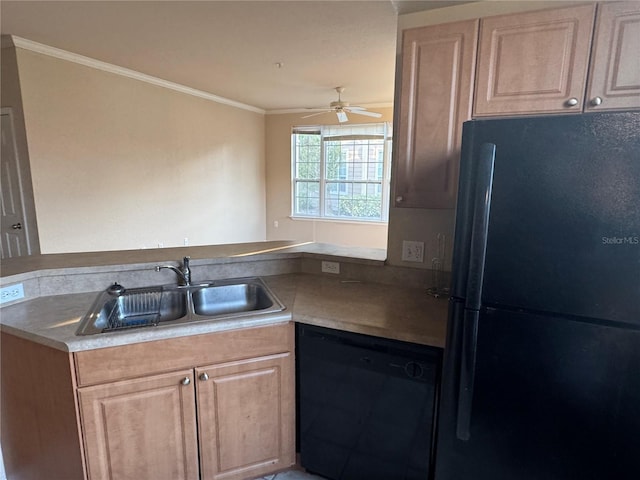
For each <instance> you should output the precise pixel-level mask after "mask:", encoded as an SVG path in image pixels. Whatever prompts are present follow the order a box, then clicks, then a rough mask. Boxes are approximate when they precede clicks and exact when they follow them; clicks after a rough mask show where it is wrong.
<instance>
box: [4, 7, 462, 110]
mask: <svg viewBox="0 0 640 480" xmlns="http://www.w3.org/2000/svg"><path fill="white" fill-rule="evenodd" d="M453 3H459V2H442V1H415V0H359V1H344V0H329V1H303V0H295V1H294V0H289V1H272V0H262V1H244V0H236V1H212V0H209V1H186V0H182V1H28V2H25V1H8V0H2V1H1V2H0V16H1V23H0V25H1V32H2V34H10V35H15V36H18V37H21V38H25V39H27V40H31V41H34V42H38V43H43V44H45V45H49V46H52V47H56V48H60V49H63V50H67V51H69V52H72V53H76V54H80V55H83V56H87V57H90V58H93V59H96V60H100V61H103V62H107V63H111V64H114V65H117V66H120V67H125V68H129V69H132V70H135V71H138V72H141V73H144V74H147V75H151V76H154V77H158V78H161V79H163V80H168V81H171V82H175V83H178V84H182V85H185V86H188V87H191V88H195V89H198V90H202V91H205V92H208V93H211V94H213V95H217V96H220V97H224V98H227V99H230V100H233V101H236V102H241V103H244V104H247V105H251V106H254V107H258V108H261V109H264V110H266V111H279V110H288V109H298V108H309V107H323V106H326V105H327V104H328V103H329V102H330V101H332V100H334V99H335V95H336V94H335V92H334V91H333V88H334V87H336V86H339V85H341V86H344V87H345V92H344V94H343V96H342V98H343V100H346V101H349V102H351V103H352V104H360V105H376V104H378V105H379V104H391V103H392V101H393V88H394V75H395V57H396V27H397V15H398V13H400V14H403V13H410V12H413V11H417V10H425V9H428V8H439V7H443V6H447V5H451V4H453ZM278 63H280V64H281V68H278V67H277V66H276V64H278Z"/></svg>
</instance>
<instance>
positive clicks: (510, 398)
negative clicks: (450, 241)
mask: <svg viewBox="0 0 640 480" xmlns="http://www.w3.org/2000/svg"><path fill="white" fill-rule="evenodd" d="M452 273H453V277H452V285H451V299H450V304H449V324H448V333H447V346H446V349H445V358H444V367H443V368H444V371H443V384H442V391H441V401H440V410H439V417H438V442H437V451H436V475H435V479H436V480H573V479H576V480H578V479H579V480H588V479H594V480H596V479H597V480H603V479H616V480H623V479H633V480H637V479H639V478H640V112H617V113H597V114H583V115H560V116H545V117H525V118H522V117H521V118H515V119H490V120H473V121H469V122H466V123H465V124H464V129H463V142H462V157H461V168H460V183H459V193H458V206H457V211H456V228H455V244H454V256H453V272H452Z"/></svg>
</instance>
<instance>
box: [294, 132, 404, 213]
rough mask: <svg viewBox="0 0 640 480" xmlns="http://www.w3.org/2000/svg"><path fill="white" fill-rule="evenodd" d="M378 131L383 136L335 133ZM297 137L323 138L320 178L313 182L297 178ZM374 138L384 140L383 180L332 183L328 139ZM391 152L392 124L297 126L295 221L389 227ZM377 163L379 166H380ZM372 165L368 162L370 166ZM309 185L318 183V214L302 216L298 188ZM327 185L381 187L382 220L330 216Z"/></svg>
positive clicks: (342, 180)
mask: <svg viewBox="0 0 640 480" xmlns="http://www.w3.org/2000/svg"><path fill="white" fill-rule="evenodd" d="M372 127H373V128H375V127H380V128H381V130H382V134H373V133H362V134H359V133H350V134H345V135H338V134H336V133H335V131H336V129H338V130H339V129H341V128H344V129H345V130H346V129H349V130H350V131H353V130H354V129H358V128H362V129H363V130H364V129H368V130H371V129H372ZM297 134H317V135H319V139H320V143H319V148H320V152H319V155H320V159H319V160H320V161H319V166H318V168H319V178H314V179H309V178H301V177H297V173H298V165H299V163H298V158H297V153H296V152H297V150H296V148H297V147H298V143H297V142H296V135H297ZM360 135H362V136H363V137H365V136H370V137H371V139H375V137H380V138H381V139H382V140H383V153H382V156H383V158H382V178H381V179H380V180H379V181H377V180H368V179H365V180H356V179H351V180H349V179H348V174H347V175H346V177H347V178H344V179H342V178H341V175H338V178H335V179H333V178H332V179H328V178H327V172H326V163H327V158H326V157H327V152H326V143H327V142H328V141H330V140H327V139H333V140H335V139H337V138H340V137H341V136H343V137H344V139H345V141H346V140H348V139H349V138H350V137H351V138H352V139H353V137H356V136H360ZM391 149H392V125H391V123H390V122H375V123H364V124H349V125H301V126H294V127H292V129H291V218H292V219H294V220H320V221H331V222H347V223H349V222H353V223H367V224H376V223H378V224H387V223H388V221H389V208H390V200H389V197H390V194H391V153H392V152H391ZM376 163H377V162H376ZM343 164H344V165H346V166H347V167H346V168H348V163H343V162H341V163H340V168H341V167H342V165H343ZM366 164H367V165H368V162H367V163H366ZM303 182H308V183H317V184H318V214H317V215H316V214H301V213H297V212H296V201H297V199H298V198H299V197H297V196H296V194H297V191H298V189H297V185H298V184H299V183H303ZM327 183H336V184H337V185H338V187H337V188H338V190H340V189H341V188H342V187H344V189H348V184H364V185H376V186H379V188H380V190H381V200H380V207H381V216H380V217H379V218H378V217H376V218H370V217H351V216H336V215H328V214H327V212H326V202H327V191H326V189H327Z"/></svg>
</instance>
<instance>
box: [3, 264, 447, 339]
mask: <svg viewBox="0 0 640 480" xmlns="http://www.w3.org/2000/svg"><path fill="white" fill-rule="evenodd" d="M262 278H263V280H265V282H266V283H267V284H268V285H269V287H270V288H271V289H272V290H273V292H274V293H275V294H276V295H277V296H278V298H279V299H280V300H281V301H282V303H283V304H285V305H286V307H287V308H286V310H285V311H284V312H282V313H278V314H272V315H266V316H260V315H257V316H255V317H251V318H248V319H242V320H237V319H235V320H227V321H206V322H197V323H189V324H184V325H175V326H162V327H148V328H141V329H136V330H131V331H126V332H111V333H106V334H99V335H92V336H83V337H78V336H76V335H75V330H76V329H77V327H78V324H79V322H80V320H81V318H82V317H83V316H84V314H85V313H86V312H87V311H88V309H89V308H90V307H91V304H92V303H93V301H94V299H95V298H96V295H97V293H96V292H91V293H72V294H66V295H52V296H42V297H39V298H35V299H33V300H29V301H26V302H22V303H18V304H15V305H10V306H7V307H4V308H2V309H1V310H0V323H1V325H2V329H3V330H4V331H6V332H7V333H11V334H14V335H17V336H20V337H23V338H27V339H30V340H33V341H36V342H39V343H43V344H46V345H49V346H51V347H54V348H57V349H60V350H64V351H70V352H74V351H81V350H89V349H95V348H103V347H109V346H117V345H125V344H129V343H136V342H146V341H152V340H159V339H165V338H172V337H180V336H187V335H197V334H201V333H209V332H214V331H219V330H227V329H234V328H244V327H252V326H259V325H266V324H272V323H278V322H287V321H291V320H294V321H297V322H302V323H307V324H312V325H319V326H324V327H329V328H336V329H341V330H346V331H350V332H356V333H364V334H369V335H375V336H380V337H385V338H393V339H397V340H404V341H409V342H413V343H419V344H424V345H431V346H435V347H444V342H445V337H446V323H447V301H446V300H444V299H435V298H433V297H430V296H429V295H427V293H426V292H425V290H424V289H421V288H410V287H403V286H394V285H383V284H377V283H370V282H360V281H354V280H345V279H342V278H332V277H329V276H327V275H313V274H305V273H291V274H285V275H273V276H263V277H262Z"/></svg>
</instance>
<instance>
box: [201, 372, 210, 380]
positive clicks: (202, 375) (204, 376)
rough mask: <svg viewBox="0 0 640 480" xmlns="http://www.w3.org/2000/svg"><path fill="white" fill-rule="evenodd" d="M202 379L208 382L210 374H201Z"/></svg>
mask: <svg viewBox="0 0 640 480" xmlns="http://www.w3.org/2000/svg"><path fill="white" fill-rule="evenodd" d="M200 380H202V381H203V382H206V381H207V380H209V375H207V372H204V373H201V374H200Z"/></svg>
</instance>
